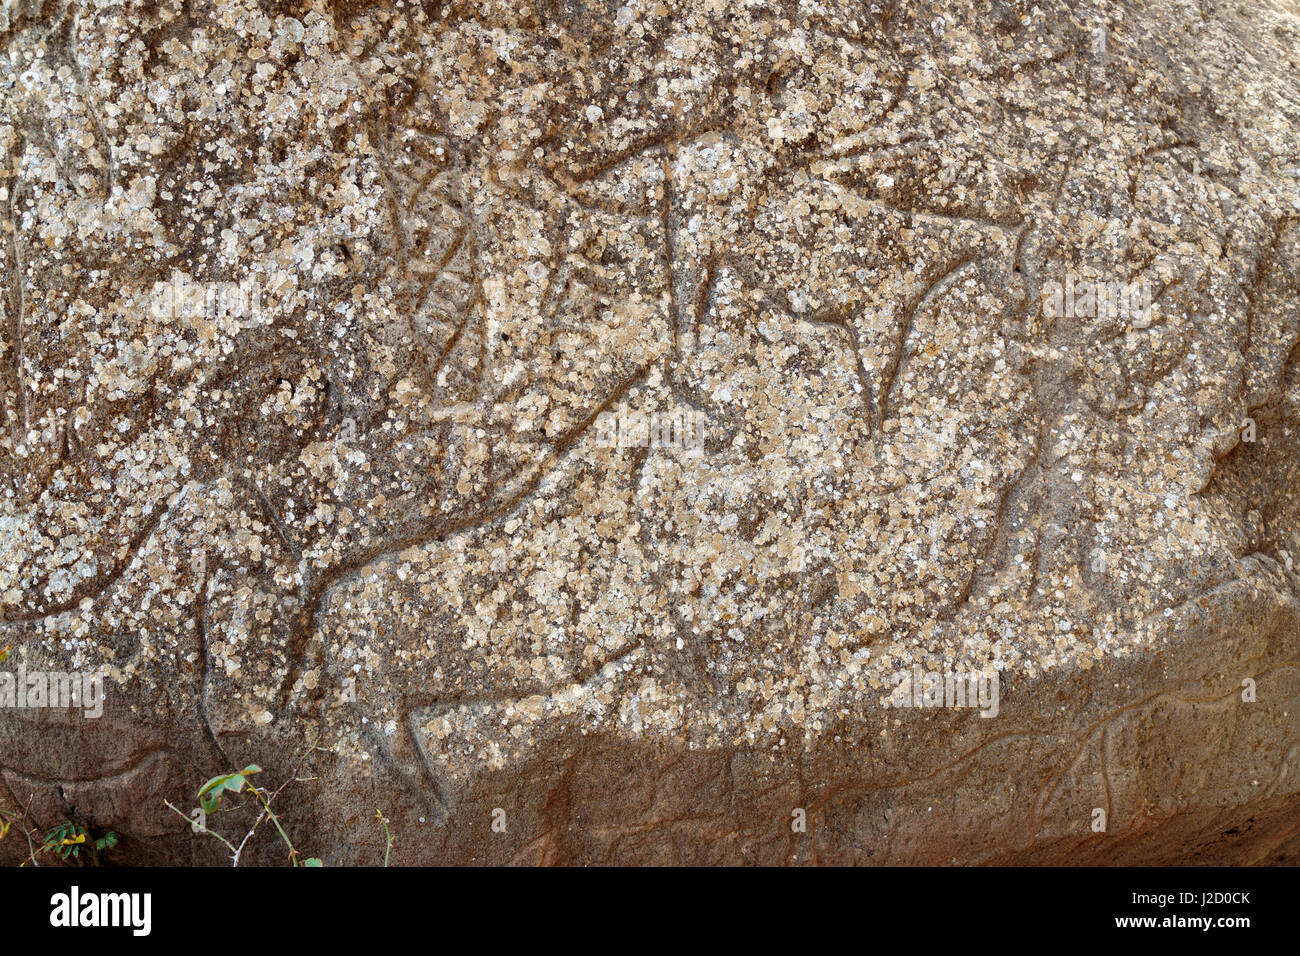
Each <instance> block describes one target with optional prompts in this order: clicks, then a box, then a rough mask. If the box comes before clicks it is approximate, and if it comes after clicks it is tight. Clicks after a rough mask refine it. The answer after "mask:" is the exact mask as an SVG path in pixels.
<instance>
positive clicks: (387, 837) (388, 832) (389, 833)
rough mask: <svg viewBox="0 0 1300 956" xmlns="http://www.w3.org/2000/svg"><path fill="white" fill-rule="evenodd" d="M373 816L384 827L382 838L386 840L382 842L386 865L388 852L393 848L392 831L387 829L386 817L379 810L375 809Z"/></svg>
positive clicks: (386, 864) (385, 864)
mask: <svg viewBox="0 0 1300 956" xmlns="http://www.w3.org/2000/svg"><path fill="white" fill-rule="evenodd" d="M375 816H376V817H377V818H378V820H379V823H380V825H381V826H382V827H383V828H384V839H385V840H386V841H387V842H386V843H385V844H384V866H388V854H389V853H391V852H392V850H393V832H392V831H391V830H389V829H388V818H387V817H385V816H384V814H383V812H382V811H381V810H376V811H375Z"/></svg>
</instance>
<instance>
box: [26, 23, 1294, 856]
mask: <svg viewBox="0 0 1300 956" xmlns="http://www.w3.org/2000/svg"><path fill="white" fill-rule="evenodd" d="M0 44H3V47H4V59H3V60H2V61H0V63H2V64H3V65H0V230H2V232H0V255H2V256H3V288H0V315H2V318H3V322H2V323H0V346H2V347H0V370H2V373H3V375H2V378H0V405H2V406H3V416H2V419H0V648H3V647H5V646H9V647H10V651H9V653H8V656H7V657H6V658H5V659H4V661H3V663H0V669H8V670H9V671H12V672H17V669H18V668H19V667H22V668H23V669H24V671H25V672H38V673H44V672H61V673H73V674H78V675H81V674H89V673H94V674H97V675H102V678H103V698H104V699H103V708H102V709H103V714H102V716H99V717H91V716H88V714H87V712H86V711H85V710H84V709H78V708H75V707H74V708H69V707H62V708H60V707H53V706H40V705H39V704H38V705H34V706H33V705H32V704H31V703H30V702H29V703H28V705H27V706H17V701H15V702H14V703H13V704H11V705H10V706H6V707H0V810H7V811H10V812H11V813H15V814H21V816H22V818H23V820H24V821H25V822H24V826H27V827H28V828H29V829H32V830H40V831H41V832H44V830H45V829H48V828H49V827H51V826H54V825H56V824H57V823H59V822H60V821H62V820H64V819H74V820H80V821H82V822H83V823H85V824H86V825H87V826H90V827H92V828H95V829H98V830H108V829H112V830H113V831H115V832H117V833H119V834H120V835H121V837H122V841H121V844H120V845H119V847H117V848H115V850H114V854H115V857H114V858H115V859H118V860H120V861H122V862H135V863H149V862H154V863H156V862H169V863H176V862H196V863H213V864H221V863H227V864H228V863H229V862H230V861H229V859H228V858H227V855H226V854H225V851H224V849H223V848H222V847H221V846H220V844H217V843H215V841H210V840H205V839H204V838H203V835H202V834H195V833H193V832H192V831H191V829H190V828H189V827H188V826H187V823H186V821H185V820H182V819H181V818H180V817H179V816H178V815H177V812H175V811H176V808H177V807H179V808H180V810H182V811H185V812H188V809H189V808H190V807H191V806H194V805H195V797H194V793H195V791H196V790H197V789H198V788H199V786H201V785H202V784H203V782H204V781H205V780H207V779H208V778H210V777H212V776H214V775H216V774H218V773H222V772H225V771H231V770H236V769H239V768H242V767H244V766H246V765H247V764H251V763H256V764H258V765H259V766H261V767H262V768H263V770H262V774H263V777H264V778H265V779H264V780H263V781H262V782H263V784H264V785H266V786H268V787H270V789H271V790H272V791H274V790H276V789H277V788H278V787H279V786H280V784H282V783H284V782H285V781H286V780H288V781H289V786H287V787H286V788H285V789H284V791H283V793H282V795H280V796H278V797H277V803H278V805H279V806H280V807H283V811H282V816H283V817H284V819H285V821H286V824H287V826H288V827H289V829H290V830H291V833H292V836H293V839H294V842H295V843H296V844H297V845H298V846H299V847H300V849H301V850H302V851H303V853H304V854H306V855H310V856H317V857H319V858H321V859H323V860H324V862H325V863H326V865H339V864H368V863H375V862H377V861H378V860H380V859H382V856H383V853H384V847H385V838H384V834H383V831H382V830H381V829H380V828H379V827H377V826H376V822H375V820H374V817H373V812H374V808H375V807H376V806H379V807H381V808H382V809H383V812H384V814H385V815H386V817H387V818H388V820H389V825H390V826H391V828H392V831H393V834H394V837H395V839H396V843H397V850H396V851H395V856H394V862H395V863H408V864H409V863H506V862H513V863H667V862H683V863H782V862H786V863H805V862H807V863H814V862H821V863H879V862H889V863H962V864H969V863H990V862H1031V863H1059V862H1138V863H1174V862H1177V863H1195V862H1227V863H1252V862H1264V863H1279V862H1295V860H1296V859H1297V854H1298V853H1300V822H1298V821H1297V816H1296V810H1297V808H1298V807H1300V778H1298V777H1297V765H1298V763H1297V762H1298V761H1300V566H1298V562H1300V361H1297V356H1300V305H1298V304H1297V295H1298V294H1300V62H1298V61H1300V10H1298V9H1297V7H1296V5H1295V4H1291V3H1274V2H1266V0H1261V2H1258V3H1251V4H1232V3H1208V2H1195V0H1181V2H1173V0H1156V2H1149V3H1141V4H1138V3H1127V2H1125V3H1102V4H1097V3H1084V4H1076V3H1064V2H1058V0H1041V2H1037V3H1029V2H1020V0H979V2H975V0H953V2H946V0H945V2H934V3H907V2H903V3H898V2H894V0H887V2H872V3H841V2H822V3H808V2H797V0H791V2H737V3H724V2H721V0H694V2H685V0H683V2H671V3H670V2H664V3H660V2H649V0H629V2H627V3H626V4H620V3H619V2H618V0H613V2H610V3H595V2H580V0H539V2H537V3H527V2H522V3H520V2H511V3H495V2H488V3H472V4H471V3H460V2H452V3H435V2H424V3H410V2H405V3H404V2H396V3H391V4H390V3H384V4H373V5H372V4H368V3H364V2H325V0H312V2H309V3H301V2H287V0H276V2H271V0H263V2H261V3H258V2H255V0H238V2H206V0H188V2H183V0H149V2H138V3H110V2H98V3H78V2H54V0H45V2H41V0H5V2H4V3H3V5H2V6H0ZM953 675H957V681H956V683H957V686H959V687H961V688H962V689H964V690H969V695H968V699H965V700H954V697H953V684H954V681H953V680H952V676H953ZM945 677H947V678H949V679H948V681H947V687H946V688H945V687H944V686H943V685H944V678H945ZM963 681H964V683H963ZM0 691H3V687H2V686H0ZM932 692H933V694H937V698H938V703H937V704H936V701H935V697H934V696H932ZM2 702H3V701H0V703H2ZM953 704H957V706H952V705H953ZM963 704H964V706H962V705H963ZM313 745H314V749H313ZM304 752H306V753H307V756H306V758H304V761H303V763H302V764H301V766H303V767H308V768H310V771H311V772H310V773H306V772H303V773H302V774H301V777H303V778H307V777H310V778H311V779H303V780H297V781H295V780H291V779H290V778H291V777H293V776H294V768H295V767H296V766H299V756H300V755H301V754H302V753H304ZM165 800H166V801H170V802H172V803H173V804H174V807H172V808H169V807H168V806H166V804H165V803H164V801H165ZM248 812H250V813H251V811H248ZM181 815H182V816H183V813H182V814H181ZM241 819H242V818H241ZM252 819H253V817H250V818H249V822H251V820H252ZM1098 820H1101V821H1102V826H1101V827H1100V828H1098V826H1097V822H1098ZM214 826H215V824H214ZM232 828H233V829H238V828H237V827H234V826H233V824H232ZM244 828H245V829H246V828H247V826H245V827H244ZM21 842H22V841H19V840H7V841H0V859H4V860H10V859H12V860H13V861H15V862H16V861H18V860H21V859H22V858H23V857H25V856H26V855H27V847H26V846H25V844H24V845H21V846H20V843H21ZM283 851H284V847H283V845H282V844H280V845H277V844H276V843H275V842H274V834H271V835H270V836H266V835H265V834H261V833H259V838H258V840H257V841H256V842H255V843H254V844H253V845H252V846H251V847H250V849H249V851H248V854H247V856H246V857H245V858H244V860H245V861H247V862H249V863H267V864H272V863H275V864H278V863H283V862H284V852H283Z"/></svg>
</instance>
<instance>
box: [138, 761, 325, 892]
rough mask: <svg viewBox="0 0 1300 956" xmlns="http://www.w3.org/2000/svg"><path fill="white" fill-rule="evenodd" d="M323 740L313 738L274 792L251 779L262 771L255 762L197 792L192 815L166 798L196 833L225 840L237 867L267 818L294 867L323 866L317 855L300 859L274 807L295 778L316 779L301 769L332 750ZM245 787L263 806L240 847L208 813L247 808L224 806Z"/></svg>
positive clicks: (224, 775) (211, 782) (299, 779)
mask: <svg viewBox="0 0 1300 956" xmlns="http://www.w3.org/2000/svg"><path fill="white" fill-rule="evenodd" d="M319 740H320V738H319V737H318V738H316V740H313V741H312V743H311V745H310V746H309V747H308V748H307V750H306V751H304V752H303V754H302V756H301V757H299V758H298V762H297V763H296V764H295V765H294V768H293V771H292V772H291V773H290V774H289V777H288V779H286V780H285V781H284V783H282V784H280V786H279V787H278V788H277V789H276V790H275V791H274V792H272V791H271V790H270V788H266V787H259V786H257V784H255V783H253V782H252V781H251V780H250V779H249V778H250V777H252V776H253V775H254V774H258V773H261V772H262V768H261V767H259V766H258V765H257V764H255V763H254V764H249V765H248V766H247V767H245V768H244V769H243V770H234V771H231V772H230V773H223V774H219V775H218V776H215V777H213V778H212V779H211V780H209V781H208V782H207V783H205V784H204V785H203V786H202V787H200V788H199V792H198V795H197V796H198V801H199V808H198V809H196V810H195V811H194V812H193V813H192V814H191V815H189V816H186V815H185V813H183V812H182V811H181V810H180V809H179V808H178V807H176V806H175V805H174V804H173V803H172V802H171V801H170V800H164V801H163V803H165V804H166V805H167V806H168V807H169V808H170V809H171V810H172V811H173V812H174V813H176V814H177V815H179V816H180V817H182V818H183V819H184V820H185V821H186V822H187V823H189V824H190V825H191V828H192V829H194V830H195V831H196V832H199V833H207V834H210V835H211V836H213V837H215V838H216V839H217V840H219V841H221V843H223V844H224V845H225V846H226V848H227V849H228V850H230V854H231V861H232V865H234V866H239V861H240V860H241V859H242V858H243V854H244V849H245V847H247V845H248V842H249V841H250V840H251V839H252V838H253V836H254V834H256V833H257V829H258V827H260V826H261V825H262V823H263V822H265V821H267V820H270V821H271V823H272V825H274V827H275V829H276V831H277V832H278V833H279V834H280V839H281V840H283V841H284V845H285V846H287V847H288V848H289V862H290V864H292V865H293V866H311V867H315V866H323V865H324V864H323V863H322V862H321V861H320V859H319V858H317V857H309V858H307V859H305V860H301V861H300V859H299V858H300V856H301V854H300V852H299V850H298V848H297V847H295V846H294V845H293V841H292V840H290V839H289V834H288V833H286V832H285V829H284V826H283V825H282V824H281V822H280V818H279V816H278V815H276V813H275V811H274V810H272V809H271V804H272V803H274V802H275V799H276V797H278V796H279V795H280V794H281V793H282V792H283V791H284V789H285V787H287V786H289V784H291V783H294V782H295V781H297V782H305V781H308V780H311V779H313V778H311V777H299V776H298V771H299V770H300V769H301V768H302V765H303V763H304V762H305V761H306V759H307V757H309V756H310V755H311V754H312V753H313V752H315V751H317V750H327V749H329V748H326V747H320V746H317V743H318V741H319ZM245 788H247V791H248V792H249V793H251V794H252V795H253V797H254V799H255V800H256V801H257V804H258V805H259V806H260V807H261V812H260V813H258V815H257V819H256V820H254V821H253V825H252V826H251V827H250V828H249V829H248V832H247V833H246V834H244V838H243V839H242V840H240V841H239V845H238V846H236V845H235V843H234V842H233V841H231V840H228V839H226V837H224V836H222V835H221V834H220V833H218V832H217V831H216V830H213V829H211V828H209V827H208V825H207V817H208V814H211V813H217V812H222V813H225V812H228V811H231V810H241V809H243V807H244V806H246V804H240V805H239V806H235V807H226V806H223V805H222V801H223V799H224V798H225V796H226V795H227V794H230V795H232V796H233V795H237V794H241V793H243V792H244V790H245Z"/></svg>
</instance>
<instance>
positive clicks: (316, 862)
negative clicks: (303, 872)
mask: <svg viewBox="0 0 1300 956" xmlns="http://www.w3.org/2000/svg"><path fill="white" fill-rule="evenodd" d="M302 865H303V866H324V865H325V864H324V863H322V862H321V861H320V859H319V857H314V856H313V857H308V858H307V859H305V860H303V861H302Z"/></svg>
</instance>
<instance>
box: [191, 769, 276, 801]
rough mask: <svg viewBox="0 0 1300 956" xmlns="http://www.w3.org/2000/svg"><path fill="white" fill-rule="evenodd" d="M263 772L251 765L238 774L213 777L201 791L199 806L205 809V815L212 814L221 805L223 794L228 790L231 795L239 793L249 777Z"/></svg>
mask: <svg viewBox="0 0 1300 956" xmlns="http://www.w3.org/2000/svg"><path fill="white" fill-rule="evenodd" d="M261 772H262V768H261V767H259V766H258V765H257V764H255V763H250V764H249V765H248V766H247V767H245V768H244V769H243V770H241V771H239V772H238V773H223V774H222V775H221V776H219V777H213V778H212V779H211V780H209V781H208V782H207V783H205V784H204V785H203V786H202V787H201V788H200V789H199V806H201V807H202V808H203V812H204V813H212V812H213V811H214V810H216V809H217V807H218V806H219V805H220V804H221V795H222V794H223V793H225V792H226V791H227V790H229V791H230V792H231V793H239V792H240V791H241V790H243V789H244V784H245V783H247V782H248V779H247V778H248V777H249V776H251V775H252V774H255V773H261Z"/></svg>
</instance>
